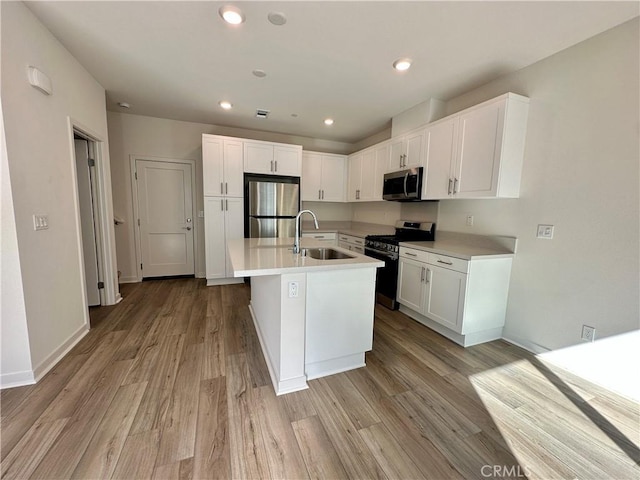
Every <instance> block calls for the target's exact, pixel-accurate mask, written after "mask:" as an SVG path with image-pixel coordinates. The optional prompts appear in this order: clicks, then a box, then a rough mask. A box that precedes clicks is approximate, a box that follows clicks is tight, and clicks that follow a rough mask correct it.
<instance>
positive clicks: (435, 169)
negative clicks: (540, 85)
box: [423, 93, 529, 199]
mask: <svg viewBox="0 0 640 480" xmlns="http://www.w3.org/2000/svg"><path fill="white" fill-rule="evenodd" d="M528 110H529V99H528V98H526V97H522V96H520V95H515V94H513V93H508V94H505V95H502V96H500V97H498V98H495V99H493V100H489V101H488V102H484V103H482V104H480V105H477V106H475V107H472V108H469V109H467V110H464V111H463V112H461V113H459V114H457V115H455V116H452V117H448V118H446V119H444V120H442V121H440V122H436V123H434V124H432V125H429V126H428V127H427V132H428V135H429V137H428V139H427V150H426V160H425V162H426V167H427V168H426V181H425V182H424V190H423V194H424V195H423V198H425V199H438V198H485V197H508V198H513V197H518V195H519V194H520V177H521V173H522V161H523V157H524V141H525V135H526V128H527V115H528ZM447 170H448V175H447V174H446V172H447Z"/></svg>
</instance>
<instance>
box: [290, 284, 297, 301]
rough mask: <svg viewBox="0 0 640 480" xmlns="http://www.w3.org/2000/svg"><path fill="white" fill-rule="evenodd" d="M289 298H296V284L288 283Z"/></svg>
mask: <svg viewBox="0 0 640 480" xmlns="http://www.w3.org/2000/svg"><path fill="white" fill-rule="evenodd" d="M289 298H298V282H289Z"/></svg>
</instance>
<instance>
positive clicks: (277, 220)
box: [245, 177, 300, 238]
mask: <svg viewBox="0 0 640 480" xmlns="http://www.w3.org/2000/svg"><path fill="white" fill-rule="evenodd" d="M245 195H246V198H245V206H246V213H247V217H246V219H245V237H251V238H256V237H257V238H273V237H293V236H294V235H295V230H296V224H295V220H296V219H295V217H296V215H297V213H298V211H299V210H300V184H299V179H298V178H297V177H288V178H282V179H277V178H273V177H267V178H262V179H256V178H247V179H246V182H245Z"/></svg>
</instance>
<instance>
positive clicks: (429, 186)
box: [422, 118, 458, 200]
mask: <svg viewBox="0 0 640 480" xmlns="http://www.w3.org/2000/svg"><path fill="white" fill-rule="evenodd" d="M457 125H458V119H457V118H453V119H450V120H445V121H443V122H440V123H437V124H436V125H434V126H431V127H428V128H427V130H426V137H425V140H426V141H425V144H426V155H425V176H424V183H423V187H422V198H424V199H426V200H437V199H441V198H448V197H449V196H450V194H451V193H452V192H451V190H452V189H453V179H452V175H451V169H452V165H453V163H454V162H455V158H454V153H455V151H454V146H455V141H456V133H457Z"/></svg>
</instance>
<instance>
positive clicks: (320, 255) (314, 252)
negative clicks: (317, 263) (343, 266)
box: [300, 248, 356, 260]
mask: <svg viewBox="0 0 640 480" xmlns="http://www.w3.org/2000/svg"><path fill="white" fill-rule="evenodd" d="M300 253H302V256H303V257H311V258H315V259H316V260H343V259H346V258H356V257H355V256H353V255H349V254H348V253H344V252H340V251H338V250H335V249H333V248H303V249H302V251H301V252H300Z"/></svg>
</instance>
